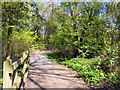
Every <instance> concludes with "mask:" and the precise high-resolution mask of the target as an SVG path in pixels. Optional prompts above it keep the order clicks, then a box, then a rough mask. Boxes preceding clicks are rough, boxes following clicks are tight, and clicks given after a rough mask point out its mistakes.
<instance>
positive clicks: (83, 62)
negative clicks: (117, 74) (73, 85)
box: [60, 58, 105, 85]
mask: <svg viewBox="0 0 120 90" xmlns="http://www.w3.org/2000/svg"><path fill="white" fill-rule="evenodd" d="M95 62H96V61H94V59H84V58H74V59H71V60H66V61H63V62H60V64H62V65H66V66H67V67H70V68H72V69H73V70H76V71H77V72H78V74H79V76H80V77H81V78H83V79H85V81H87V82H88V83H91V84H96V85H97V84H100V82H101V81H103V80H104V79H105V73H104V72H103V70H99V69H98V67H97V66H95V65H94V63H95ZM93 65H94V66H93Z"/></svg>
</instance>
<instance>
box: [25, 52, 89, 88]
mask: <svg viewBox="0 0 120 90" xmlns="http://www.w3.org/2000/svg"><path fill="white" fill-rule="evenodd" d="M47 53H51V52H50V51H39V50H38V51H35V52H32V53H31V55H30V67H29V74H28V78H27V80H26V86H25V87H26V88H88V85H87V84H86V83H85V82H84V81H83V80H80V79H79V78H77V77H76V74H77V73H76V72H75V71H72V70H71V69H69V68H67V67H65V66H62V65H59V64H53V63H52V62H51V61H50V60H49V59H47V58H46V57H45V54H47Z"/></svg>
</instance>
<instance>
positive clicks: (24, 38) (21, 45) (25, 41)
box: [12, 31, 36, 54]
mask: <svg viewBox="0 0 120 90" xmlns="http://www.w3.org/2000/svg"><path fill="white" fill-rule="evenodd" d="M35 39H36V37H34V36H33V32H30V31H21V32H16V31H14V32H13V35H12V46H13V48H12V49H13V50H12V51H13V52H15V53H16V54H19V52H23V51H26V50H27V49H28V48H29V47H30V46H31V45H32V44H33V42H34V40H35Z"/></svg>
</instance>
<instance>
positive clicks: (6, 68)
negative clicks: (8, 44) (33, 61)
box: [3, 60, 13, 88]
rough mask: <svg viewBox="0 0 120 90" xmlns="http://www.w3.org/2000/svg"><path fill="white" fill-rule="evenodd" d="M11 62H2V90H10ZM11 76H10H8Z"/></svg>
mask: <svg viewBox="0 0 120 90" xmlns="http://www.w3.org/2000/svg"><path fill="white" fill-rule="evenodd" d="M11 61H12V60H9V61H8V60H7V61H4V63H3V88H11V86H12V80H11V77H12V73H13V69H12V68H11V67H10V64H11ZM10 74H11V76H10Z"/></svg>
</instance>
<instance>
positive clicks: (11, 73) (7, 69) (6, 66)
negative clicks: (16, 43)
mask: <svg viewBox="0 0 120 90" xmlns="http://www.w3.org/2000/svg"><path fill="white" fill-rule="evenodd" d="M29 61H30V60H29V50H28V51H26V52H24V53H23V57H22V58H20V59H19V60H17V61H15V62H13V63H12V60H11V59H10V60H7V61H4V63H3V88H21V87H23V88H24V85H25V79H26V78H27V75H28V67H29ZM19 65H23V68H22V71H21V72H20V74H19V73H18V71H17V70H18V66H19Z"/></svg>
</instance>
